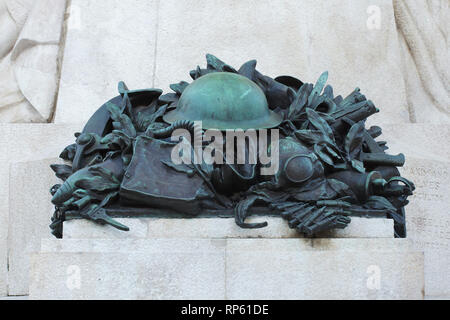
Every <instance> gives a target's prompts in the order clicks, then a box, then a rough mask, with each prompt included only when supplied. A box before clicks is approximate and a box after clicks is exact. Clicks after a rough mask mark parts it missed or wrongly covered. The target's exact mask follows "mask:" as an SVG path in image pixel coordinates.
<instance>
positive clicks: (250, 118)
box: [164, 72, 283, 130]
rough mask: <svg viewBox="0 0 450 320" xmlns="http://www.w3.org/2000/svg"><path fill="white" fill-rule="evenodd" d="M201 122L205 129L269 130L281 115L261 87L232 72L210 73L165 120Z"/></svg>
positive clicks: (195, 84) (189, 89) (172, 121)
mask: <svg viewBox="0 0 450 320" xmlns="http://www.w3.org/2000/svg"><path fill="white" fill-rule="evenodd" d="M179 120H190V121H202V122H203V123H202V126H203V128H204V129H219V130H226V129H267V128H274V127H277V126H278V125H279V124H280V123H281V122H282V121H283V119H282V117H281V115H280V114H278V113H275V112H273V111H271V110H270V109H269V105H268V102H267V98H266V96H265V94H264V92H263V91H262V90H261V88H260V87H258V85H257V84H256V83H254V82H253V81H250V80H249V79H248V78H246V77H244V76H241V75H239V74H235V73H231V72H214V73H210V74H207V75H205V76H203V77H201V78H199V79H197V80H196V81H194V82H193V83H192V84H190V85H189V86H187V87H186V89H185V90H184V91H183V94H182V95H181V97H180V100H179V101H178V103H177V109H176V110H174V111H172V112H169V113H167V114H166V115H165V116H164V121H166V122H168V123H171V124H172V123H174V122H176V121H179Z"/></svg>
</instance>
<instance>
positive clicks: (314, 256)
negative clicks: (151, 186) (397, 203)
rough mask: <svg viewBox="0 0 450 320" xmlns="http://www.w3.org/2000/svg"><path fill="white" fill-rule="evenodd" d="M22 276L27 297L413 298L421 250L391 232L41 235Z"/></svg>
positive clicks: (418, 292) (419, 285) (417, 295)
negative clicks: (338, 235) (358, 235)
mask: <svg viewBox="0 0 450 320" xmlns="http://www.w3.org/2000/svg"><path fill="white" fill-rule="evenodd" d="M320 244H322V245H320ZM269 261H270V263H268V262H269ZM31 274H32V283H31V287H30V298H31V299H187V300H191V299H239V300H240V299H422V298H423V289H424V276H423V254H422V253H421V252H415V251H411V250H409V244H408V242H407V241H406V240H399V239H326V240H323V239H315V240H310V239H231V240H225V239H215V240H206V239H204V240H194V239H179V240H176V239H141V240H139V239H138V240H133V239H126V240H120V239H110V240H107V239H105V240H93V239H79V240H75V239H73V240H45V241H43V242H42V251H41V253H39V254H35V255H34V256H33V259H32V273H31ZM117 279H120V281H117Z"/></svg>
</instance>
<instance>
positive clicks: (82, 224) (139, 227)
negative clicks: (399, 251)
mask: <svg viewBox="0 0 450 320" xmlns="http://www.w3.org/2000/svg"><path fill="white" fill-rule="evenodd" d="M117 221H119V222H120V223H122V224H124V225H126V226H128V227H130V231H129V232H123V231H119V230H117V229H115V228H113V227H111V226H103V225H98V224H95V223H93V222H91V221H87V220H71V221H66V222H65V223H64V231H63V234H64V239H104V238H113V239H158V238H164V239H166V238H168V239H171V238H187V239H211V238H231V239H232V238H275V239H278V238H301V237H302V236H301V235H300V234H299V233H298V232H297V231H295V230H292V229H290V228H289V226H288V223H287V221H285V220H283V219H281V218H276V217H257V218H250V219H248V221H249V222H252V221H253V222H255V221H267V222H268V223H269V226H268V227H266V228H263V229H242V228H240V227H239V226H237V225H236V223H235V221H234V219H232V218H200V219H196V218H194V219H160V218H139V219H136V218H124V219H117ZM320 237H323V238H393V237H394V223H393V220H390V219H364V218H357V217H354V218H352V223H351V224H350V225H349V226H348V227H347V228H346V229H343V230H332V231H330V232H327V233H323V234H321V235H320Z"/></svg>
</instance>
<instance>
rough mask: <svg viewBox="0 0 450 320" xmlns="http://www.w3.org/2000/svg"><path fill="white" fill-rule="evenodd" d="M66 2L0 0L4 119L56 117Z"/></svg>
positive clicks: (0, 97)
mask: <svg viewBox="0 0 450 320" xmlns="http://www.w3.org/2000/svg"><path fill="white" fill-rule="evenodd" d="M65 9H66V0H39V1H35V0H0V29H1V33H0V122H47V121H49V120H51V117H52V114H53V109H54V105H55V97H56V93H57V88H58V56H59V44H60V41H61V34H62V26H63V21H64V12H65Z"/></svg>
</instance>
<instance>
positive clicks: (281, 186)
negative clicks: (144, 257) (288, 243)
mask: <svg viewBox="0 0 450 320" xmlns="http://www.w3.org/2000/svg"><path fill="white" fill-rule="evenodd" d="M190 75H191V77H192V78H193V79H194V80H195V81H194V82H193V83H192V84H189V83H186V82H181V83H178V84H174V85H172V86H171V88H172V90H173V91H174V93H168V94H165V95H163V92H162V91H161V90H158V89H147V90H137V91H131V90H129V89H128V88H127V86H126V85H125V84H124V83H123V82H121V83H119V94H120V95H119V96H117V97H115V98H113V99H111V100H110V101H108V102H107V103H105V105H103V106H102V107H101V108H100V109H99V110H98V111H97V112H96V113H95V114H94V115H93V116H92V118H91V119H90V120H89V122H88V123H87V125H86V127H85V128H84V130H83V132H82V133H78V134H76V143H75V144H73V145H70V146H68V147H67V148H66V149H65V150H64V151H63V152H62V154H61V158H62V159H64V160H66V161H67V162H68V164H66V165H53V166H52V169H53V170H54V171H55V173H56V175H57V176H58V177H59V178H61V179H62V180H63V182H64V183H63V184H62V185H56V186H53V187H52V189H51V193H52V195H53V199H52V202H53V203H54V204H55V207H56V210H55V214H54V216H53V218H52V224H51V229H52V232H53V234H54V235H55V236H57V237H62V228H63V222H64V221H66V220H70V219H82V218H84V219H89V220H92V221H94V222H97V223H101V224H110V225H112V226H114V227H116V228H118V229H120V230H128V228H127V227H126V226H124V225H122V224H120V223H118V222H117V221H116V220H114V218H115V217H124V216H130V217H143V216H158V217H160V216H165V217H168V218H170V217H172V218H180V217H198V216H201V217H228V216H230V215H234V217H235V220H236V223H237V224H238V225H239V226H241V227H243V228H261V227H265V226H266V225H267V224H266V223H257V224H248V223H246V222H245V220H246V218H247V217H248V216H250V215H254V214H256V215H276V216H281V217H283V218H285V219H286V220H287V221H288V223H289V226H290V227H291V228H295V229H296V230H298V231H299V232H300V233H303V234H305V235H306V236H310V237H312V236H315V235H318V234H320V232H322V231H325V230H328V229H332V228H345V227H346V226H347V225H348V224H349V223H350V222H351V217H352V216H363V217H385V218H386V217H387V218H391V219H394V221H395V233H396V236H397V237H405V236H406V228H405V211H404V206H405V205H407V204H408V200H407V198H408V196H410V195H412V192H413V191H414V189H415V187H414V184H413V183H412V182H410V181H408V180H407V179H405V178H403V177H401V176H400V173H399V171H398V169H397V167H401V166H403V164H404V162H405V157H404V156H403V155H402V154H400V155H388V154H386V150H387V149H388V148H387V145H386V143H385V142H379V141H376V139H377V138H378V137H379V136H380V135H381V128H379V127H376V126H374V127H371V128H368V129H366V127H365V120H366V119H367V118H368V117H370V116H371V115H373V114H375V113H377V112H379V110H378V109H377V108H376V107H375V105H374V104H373V103H372V102H371V101H370V100H367V99H366V97H365V96H364V95H362V94H361V93H360V90H359V89H356V90H355V91H354V92H352V93H351V94H350V95H349V96H348V97H346V98H343V97H341V96H335V94H334V92H333V88H332V87H331V86H330V85H326V82H327V79H328V73H326V72H325V73H324V74H322V75H321V77H320V78H319V80H318V81H317V83H316V84H315V85H314V84H309V83H303V82H302V81H301V80H299V79H296V78H294V77H291V76H280V77H277V78H275V79H272V78H270V77H267V76H264V75H262V74H261V73H259V72H258V71H257V70H256V61H255V60H252V61H249V62H247V63H245V64H244V65H243V66H242V67H241V68H240V69H239V70H236V69H234V68H233V67H231V66H229V65H228V64H226V63H224V62H223V61H221V60H219V59H217V58H216V57H214V56H212V55H207V68H206V69H202V68H200V67H197V69H196V70H193V71H191V73H190ZM164 120H165V121H164ZM197 120H200V121H202V122H203V129H209V128H214V129H219V130H226V129H237V128H239V129H262V128H274V129H279V131H280V141H279V151H280V153H279V163H280V166H279V170H278V171H277V172H276V174H274V175H271V176H263V175H261V174H260V171H259V169H260V168H261V167H262V165H261V163H257V164H251V163H250V162H248V163H247V162H246V163H244V164H236V165H233V164H229V163H227V162H226V161H224V162H223V164H221V163H213V164H208V163H206V162H205V161H202V162H200V163H198V164H195V163H192V164H181V165H177V164H174V163H173V162H172V161H171V158H170V155H171V152H172V150H173V148H174V147H175V146H176V144H177V142H173V141H172V140H171V139H170V137H171V135H172V133H173V132H174V131H175V130H177V129H180V128H183V129H186V130H188V131H190V132H191V133H192V134H193V135H194V136H196V135H201V134H202V133H203V132H199V131H198V130H196V129H195V127H194V123H193V121H197ZM206 147H207V143H206V144H203V145H201V146H200V148H206ZM268 148H269V150H270V148H271V146H270V145H269V147H268ZM246 152H248V150H246ZM224 160H226V159H224ZM69 163H71V165H69Z"/></svg>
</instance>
